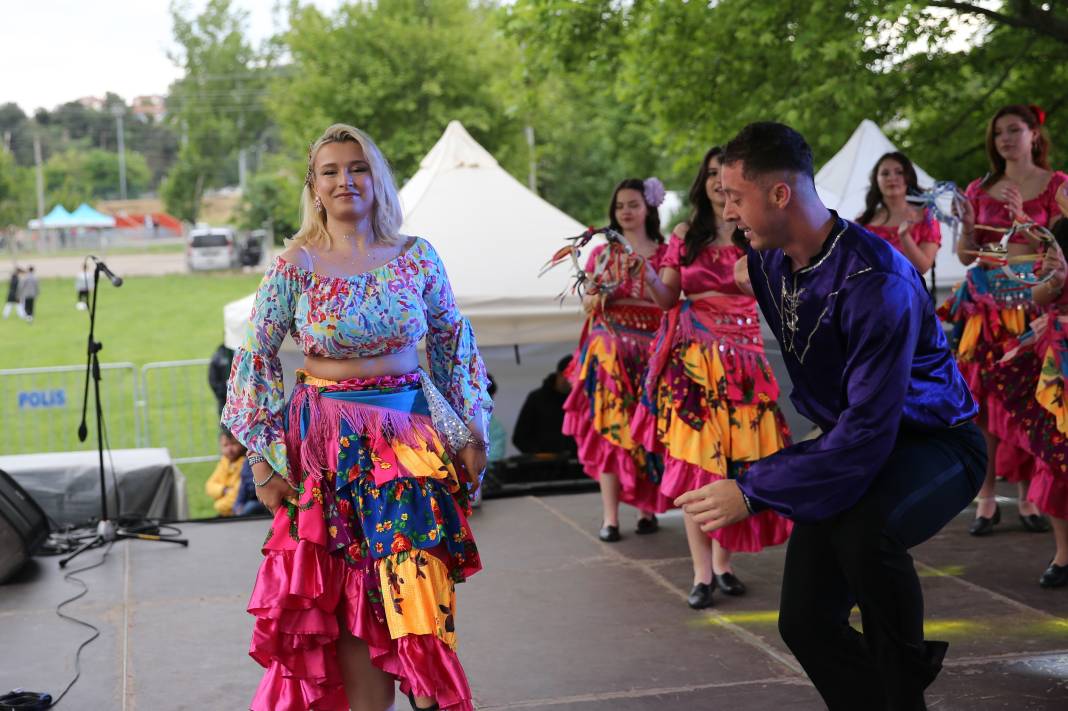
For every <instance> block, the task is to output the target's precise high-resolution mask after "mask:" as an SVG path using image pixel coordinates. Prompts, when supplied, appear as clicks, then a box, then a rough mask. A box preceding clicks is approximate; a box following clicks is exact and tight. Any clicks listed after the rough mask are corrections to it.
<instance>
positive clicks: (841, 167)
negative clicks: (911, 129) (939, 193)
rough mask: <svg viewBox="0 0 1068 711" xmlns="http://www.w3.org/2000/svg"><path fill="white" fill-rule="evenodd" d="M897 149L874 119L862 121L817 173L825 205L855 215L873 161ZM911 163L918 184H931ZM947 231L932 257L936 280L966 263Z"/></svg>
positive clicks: (954, 274)
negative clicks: (955, 248) (934, 255)
mask: <svg viewBox="0 0 1068 711" xmlns="http://www.w3.org/2000/svg"><path fill="white" fill-rule="evenodd" d="M896 150H898V149H897V146H895V145H894V144H893V143H892V142H891V141H890V139H889V138H887V137H886V135H885V134H884V133H883V132H882V131H881V130H880V129H879V127H878V126H877V125H876V124H875V122H874V121H872V120H870V119H864V120H863V121H861V122H860V125H859V126H857V128H856V130H854V131H853V135H852V136H850V137H849V140H848V141H846V143H845V145H844V146H842V148H841V150H839V151H838V152H837V153H835V154H834V157H832V158H831V159H830V160H829V161H827V162H826V163H825V164H824V165H823V167H822V168H820V169H819V172H818V173H816V188H817V190H818V191H819V193H820V197H822V198H823V201H824V203H825V204H826V205H827V207H830V208H832V209H834V210H837V211H838V213H839V214H840V215H841V216H842V217H844V218H846V219H847V220H853V219H856V217H857V215H859V214H860V213H861V212H863V211H864V196H865V195H866V194H867V192H868V181H869V178H870V177H871V169H872V168H873V167H874V166H875V162H876V161H877V160H879V157H880V156H882V155H883V154H884V153H889V152H891V151H896ZM910 160H911V156H910ZM912 165H913V167H914V168H916V178H917V179H918V181H919V184H920V187H921V188H929V187H931V186H932V185H934V182H935V180H934V178H932V177H931V176H930V175H929V174H928V173H927V171H925V170H924V169H923V168H921V167H920V166H918V165H916V162H915V161H913V163H912ZM950 235H951V233H950V230H949V228H948V227H947V226H946V225H943V226H942V246H941V247H940V248H939V250H938V256H937V257H936V259H935V271H936V274H937V276H938V282H939V284H946V283H947V282H949V281H953V280H957V279H960V278H962V277H963V276H964V274H965V267H964V266H963V265H962V264H961V263H960V260H959V259H957V256H956V253H955V252H954V250H953V240H952V238H951V236H950Z"/></svg>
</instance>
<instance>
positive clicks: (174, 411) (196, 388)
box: [139, 358, 219, 463]
mask: <svg viewBox="0 0 1068 711" xmlns="http://www.w3.org/2000/svg"><path fill="white" fill-rule="evenodd" d="M209 362H210V361H209V360H208V359H206V358H203V359H196V360H172V361H165V362H161V363H149V364H147V365H145V366H144V367H142V368H141V400H140V401H139V405H140V406H141V414H142V418H143V419H142V422H143V423H144V429H143V432H144V437H143V439H144V442H145V445H144V446H146V447H166V448H167V449H169V450H170V451H171V457H173V458H174V461H176V462H179V463H183V462H208V461H215V460H217V459H218V458H219V407H218V405H217V404H216V401H215V395H214V393H212V391H211V389H210V388H209V387H208V380H207V371H208V363H209Z"/></svg>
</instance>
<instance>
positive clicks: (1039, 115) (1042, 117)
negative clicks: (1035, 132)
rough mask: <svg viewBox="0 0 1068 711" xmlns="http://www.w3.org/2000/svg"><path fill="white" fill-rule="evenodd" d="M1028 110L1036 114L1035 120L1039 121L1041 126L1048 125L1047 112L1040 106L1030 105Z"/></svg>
mask: <svg viewBox="0 0 1068 711" xmlns="http://www.w3.org/2000/svg"><path fill="white" fill-rule="evenodd" d="M1027 108H1029V109H1031V111H1033V112H1034V114H1035V118H1036V119H1038V125H1039V126H1045V125H1046V112H1045V111H1044V110H1043V109H1042V107H1041V106H1039V105H1038V104H1030V105H1029V106H1028V107H1027Z"/></svg>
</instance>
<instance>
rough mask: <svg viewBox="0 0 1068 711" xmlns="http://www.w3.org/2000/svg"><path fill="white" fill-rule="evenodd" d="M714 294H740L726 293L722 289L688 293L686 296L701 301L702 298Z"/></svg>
mask: <svg viewBox="0 0 1068 711" xmlns="http://www.w3.org/2000/svg"><path fill="white" fill-rule="evenodd" d="M713 296H738V294H724V293H723V292H722V291H702V292H700V293H698V294H687V295H686V298H687V299H689V300H690V301H700V300H701V299H710V298H712V297H713Z"/></svg>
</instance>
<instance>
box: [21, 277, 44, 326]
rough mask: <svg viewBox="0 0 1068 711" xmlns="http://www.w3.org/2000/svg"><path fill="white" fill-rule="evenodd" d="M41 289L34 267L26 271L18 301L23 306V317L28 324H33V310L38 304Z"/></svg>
mask: <svg viewBox="0 0 1068 711" xmlns="http://www.w3.org/2000/svg"><path fill="white" fill-rule="evenodd" d="M39 294H40V288H39V287H38V286H37V275H36V274H34V270H33V267H32V266H31V267H29V268H28V269H27V270H26V274H25V275H24V276H23V277H22V278H21V279H19V289H18V300H19V302H20V304H21V305H22V317H23V318H24V319H26V321H27V323H33V308H34V304H35V303H36V302H37V296H38V295H39Z"/></svg>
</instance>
